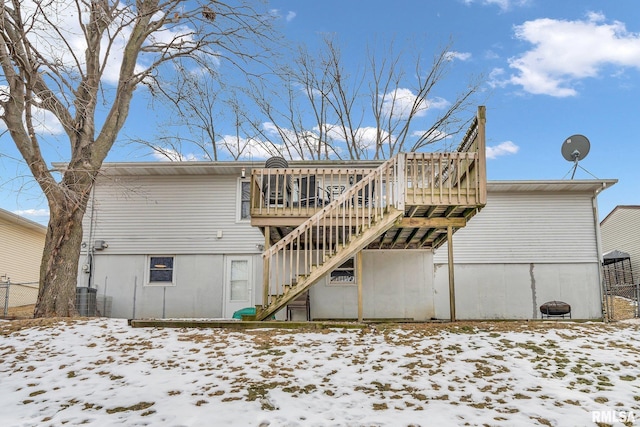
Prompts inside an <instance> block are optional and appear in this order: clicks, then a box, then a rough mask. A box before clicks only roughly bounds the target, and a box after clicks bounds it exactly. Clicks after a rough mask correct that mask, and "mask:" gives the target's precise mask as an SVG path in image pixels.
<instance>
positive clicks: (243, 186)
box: [236, 179, 251, 221]
mask: <svg viewBox="0 0 640 427" xmlns="http://www.w3.org/2000/svg"><path fill="white" fill-rule="evenodd" d="M250 189H251V187H250V183H249V180H245V179H241V180H239V181H238V208H237V209H238V212H237V215H236V218H237V219H238V221H248V220H250V219H251V215H250V212H251V211H250V206H251V205H250V200H251V191H250Z"/></svg>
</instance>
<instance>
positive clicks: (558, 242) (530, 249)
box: [434, 192, 598, 264]
mask: <svg viewBox="0 0 640 427" xmlns="http://www.w3.org/2000/svg"><path fill="white" fill-rule="evenodd" d="M591 197H592V193H548V192H547V193H543V192H531V193H524V192H523V193H511V192H496V193H489V194H488V195H487V206H486V207H485V208H484V209H482V211H480V212H479V213H478V215H476V216H475V217H473V218H472V219H471V220H470V221H469V223H468V224H467V226H466V227H465V228H463V229H460V230H458V231H457V232H456V233H455V234H454V236H453V252H454V262H455V263H456V264H458V263H460V264H467V263H482V264H491V263H527V264H528V263H534V262H535V263H569V262H575V263H583V262H584V263H590V262H598V253H597V249H596V247H597V245H596V237H595V223H594V214H593V209H592V204H591V203H592V201H591ZM447 250H448V249H447V245H446V244H445V245H443V246H442V247H440V248H439V249H438V250H437V251H436V254H435V256H434V262H435V263H436V264H446V263H447Z"/></svg>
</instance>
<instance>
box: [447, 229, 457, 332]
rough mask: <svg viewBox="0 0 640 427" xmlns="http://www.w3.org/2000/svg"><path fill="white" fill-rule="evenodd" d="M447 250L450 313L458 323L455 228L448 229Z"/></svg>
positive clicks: (453, 320) (452, 318) (452, 319)
mask: <svg viewBox="0 0 640 427" xmlns="http://www.w3.org/2000/svg"><path fill="white" fill-rule="evenodd" d="M447 249H448V258H449V260H448V261H449V313H450V315H451V321H452V322H455V321H456V281H455V278H454V264H453V227H451V226H448V227H447Z"/></svg>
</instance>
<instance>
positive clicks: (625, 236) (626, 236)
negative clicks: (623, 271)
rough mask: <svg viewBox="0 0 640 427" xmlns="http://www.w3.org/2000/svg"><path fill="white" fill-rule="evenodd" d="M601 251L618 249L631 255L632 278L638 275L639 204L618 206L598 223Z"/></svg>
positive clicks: (635, 278) (639, 243) (639, 267)
mask: <svg viewBox="0 0 640 427" xmlns="http://www.w3.org/2000/svg"><path fill="white" fill-rule="evenodd" d="M600 233H601V235H602V251H603V252H605V253H606V252H609V251H612V250H615V249H617V250H620V251H622V252H626V253H628V254H629V255H630V257H631V269H632V271H633V277H634V280H635V281H636V282H637V281H638V278H639V277H640V206H619V207H617V208H616V209H615V210H614V211H613V212H611V214H609V216H608V217H607V218H606V219H605V220H604V221H603V222H602V224H601V225H600Z"/></svg>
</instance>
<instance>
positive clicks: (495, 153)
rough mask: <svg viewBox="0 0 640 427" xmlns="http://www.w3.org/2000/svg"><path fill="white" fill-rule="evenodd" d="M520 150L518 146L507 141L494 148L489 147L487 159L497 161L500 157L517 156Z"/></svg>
mask: <svg viewBox="0 0 640 427" xmlns="http://www.w3.org/2000/svg"><path fill="white" fill-rule="evenodd" d="M519 150H520V147H518V146H517V145H516V144H514V143H513V142H511V141H505V142H503V143H500V144H498V145H494V146H492V147H487V151H486V153H487V158H488V159H495V158H496V157H500V156H507V155H510V154H516V153H517V152H518V151H519Z"/></svg>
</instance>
